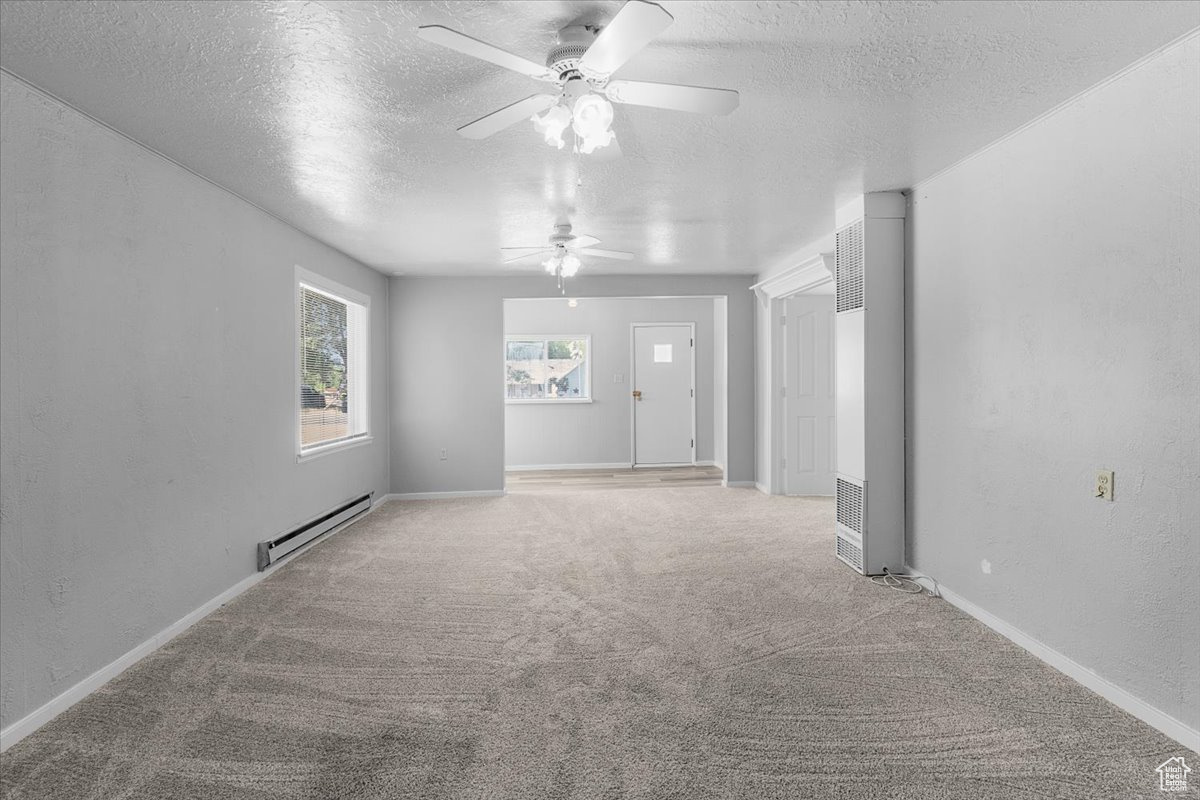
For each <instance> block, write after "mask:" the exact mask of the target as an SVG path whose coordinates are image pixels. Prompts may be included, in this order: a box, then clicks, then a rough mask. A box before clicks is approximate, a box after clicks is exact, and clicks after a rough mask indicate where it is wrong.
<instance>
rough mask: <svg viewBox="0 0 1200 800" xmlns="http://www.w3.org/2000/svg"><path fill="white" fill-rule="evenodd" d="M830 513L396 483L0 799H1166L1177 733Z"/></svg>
mask: <svg viewBox="0 0 1200 800" xmlns="http://www.w3.org/2000/svg"><path fill="white" fill-rule="evenodd" d="M831 524H832V505H831V503H830V502H829V501H825V500H807V499H789V498H768V497H765V496H763V495H761V494H759V493H757V492H755V491H752V490H737V489H721V488H711V487H703V488H665V489H661V490H656V491H648V490H646V489H627V490H620V489H617V490H611V491H609V490H590V491H579V492H574V493H571V492H564V491H562V490H557V491H554V492H546V493H540V494H539V493H532V494H521V495H510V496H509V497H505V498H496V499H476V500H458V501H430V502H412V503H393V504H391V505H389V506H386V507H385V508H383V509H381V510H380V511H377V512H376V513H374V514H373V515H371V516H370V517H368V518H366V519H365V520H364V521H362V522H361V523H359V524H358V525H356V526H354V527H353V528H350V529H348V530H346V531H344V532H343V533H340V534H338V535H337V536H335V537H333V538H332V539H330V540H329V541H327V542H325V543H324V544H322V545H320V546H319V547H317V548H315V549H313V550H312V551H311V552H310V553H308V554H307V555H304V556H302V557H301V558H299V559H297V560H296V561H295V562H294V563H292V564H291V565H289V566H288V567H286V568H285V569H283V570H280V571H279V572H278V573H277V574H275V575H274V576H273V577H271V578H270V579H268V580H267V581H265V582H263V583H262V584H259V585H258V586H256V587H255V588H253V589H251V590H250V591H248V592H247V593H246V594H244V595H242V596H241V597H240V598H238V599H237V600H236V601H234V602H232V603H230V604H229V605H228V606H226V607H224V608H222V609H220V610H219V611H218V612H216V613H214V614H213V615H212V616H210V617H209V618H208V619H206V620H204V621H203V622H201V623H199V624H198V625H196V626H195V627H194V628H192V629H191V630H190V631H188V632H187V633H186V634H184V635H183V636H181V637H179V638H177V639H175V640H174V641H172V642H171V643H169V644H168V645H167V646H165V647H164V648H162V649H161V650H159V651H158V652H157V653H155V654H153V655H152V656H150V657H148V658H147V659H145V660H144V661H142V662H141V663H140V664H138V665H137V666H135V667H133V668H132V669H130V670H129V671H128V672H126V673H125V674H124V675H122V676H120V677H119V678H118V679H116V680H114V681H113V682H111V683H110V684H109V685H107V686H105V687H104V688H103V689H101V690H100V691H98V692H97V693H96V694H94V695H92V696H91V697H90V698H88V699H87V700H85V701H83V702H81V703H79V704H78V705H76V706H75V707H74V708H72V709H71V710H69V711H68V712H66V713H65V714H63V715H62V716H60V717H59V718H58V719H56V720H54V721H53V722H52V723H50V724H49V725H47V726H46V727H44V728H43V729H42V730H40V731H39V732H37V733H36V734H34V735H33V736H31V737H29V738H28V739H26V740H25V741H23V742H21V743H19V744H18V745H16V746H15V747H13V748H12V749H11V750H10V751H9V752H8V753H6V754H4V755H3V757H2V758H0V766H2V768H3V772H2V777H0V786H2V787H3V794H2V796H3V797H4V798H12V800H16V798H69V799H70V800H81V799H82V798H153V800H184V799H185V798H196V799H197V800H224V799H225V798H373V799H374V798H388V799H389V800H390V799H391V798H513V799H514V800H517V799H518V798H519V799H520V800H532V799H533V798H578V799H579V800H583V799H584V798H586V799H587V800H612V799H613V798H646V799H647V800H649V799H650V798H654V800H660V799H663V798H680V799H681V800H683V799H684V798H686V800H703V799H704V798H755V799H756V800H758V799H765V798H788V799H789V800H794V799H795V798H863V799H864V800H866V799H867V798H870V799H871V800H878V799H879V798H897V799H898V798H905V799H906V800H910V799H912V798H970V800H987V799H990V798H995V799H997V800H998V799H1000V798H1003V799H1004V800H1011V799H1012V798H1063V799H1064V800H1067V799H1068V798H1069V800H1101V799H1103V800H1109V799H1112V800H1126V799H1127V798H1140V797H1146V798H1151V797H1159V796H1161V795H1160V793H1159V792H1158V788H1157V779H1156V776H1155V772H1154V767H1155V766H1156V765H1157V764H1159V763H1160V762H1161V761H1163V760H1164V759H1166V758H1167V757H1168V756H1171V755H1177V754H1182V753H1184V752H1185V751H1184V750H1183V749H1182V748H1181V747H1180V746H1178V745H1177V744H1175V743H1173V742H1171V741H1170V740H1169V739H1167V738H1165V737H1163V736H1161V735H1159V734H1158V733H1156V732H1154V731H1153V730H1151V729H1150V728H1148V727H1147V726H1145V725H1143V724H1142V723H1140V722H1138V721H1137V720H1135V719H1133V718H1132V717H1130V716H1128V715H1126V714H1124V713H1123V712H1121V711H1119V710H1118V709H1116V708H1115V707H1113V706H1111V705H1109V704H1108V703H1107V702H1105V701H1103V700H1101V699H1100V698H1098V697H1096V696H1095V695H1093V694H1091V693H1090V692H1088V691H1087V690H1085V689H1083V688H1081V687H1080V686H1078V685H1077V684H1075V683H1073V682H1072V681H1070V680H1069V679H1067V678H1065V677H1063V676H1061V675H1059V674H1058V673H1056V672H1054V671H1053V670H1051V669H1050V668H1048V667H1046V666H1044V665H1043V664H1041V663H1040V662H1038V661H1037V660H1035V659H1034V658H1033V657H1031V656H1029V655H1027V654H1026V653H1025V652H1024V651H1022V650H1020V649H1018V648H1017V647H1016V646H1015V645H1012V644H1010V643H1009V642H1007V641H1006V640H1003V639H1001V638H1000V637H998V636H997V635H995V634H993V633H992V632H991V631H989V630H988V629H986V628H984V627H983V626H982V625H980V624H978V623H977V622H975V621H974V620H972V619H970V618H968V617H966V616H964V615H963V614H961V613H960V612H958V611H957V610H955V609H954V608H953V607H951V606H950V605H948V604H947V603H945V602H944V601H941V600H936V599H932V598H928V597H917V596H906V595H903V594H900V593H898V592H893V591H890V590H888V589H885V588H881V587H878V586H875V585H873V584H872V583H871V582H870V581H868V580H866V579H863V578H860V577H857V576H855V575H854V574H852V573H851V572H850V571H849V570H848V569H846V568H845V567H843V566H842V565H841V564H840V563H839V562H836V561H835V560H834V558H833V555H832V549H833V546H832V540H831V533H830V531H831Z"/></svg>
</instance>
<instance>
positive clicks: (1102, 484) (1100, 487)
mask: <svg viewBox="0 0 1200 800" xmlns="http://www.w3.org/2000/svg"><path fill="white" fill-rule="evenodd" d="M1096 497H1101V498H1103V499H1105V500H1107V501H1108V502H1110V503H1111V502H1112V499H1113V471H1112V470H1111V469H1102V470H1100V471H1099V472H1097V473H1096Z"/></svg>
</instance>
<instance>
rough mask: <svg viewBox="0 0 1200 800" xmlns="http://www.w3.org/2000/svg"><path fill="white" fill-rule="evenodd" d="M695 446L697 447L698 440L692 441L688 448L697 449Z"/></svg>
mask: <svg viewBox="0 0 1200 800" xmlns="http://www.w3.org/2000/svg"><path fill="white" fill-rule="evenodd" d="M695 446H696V440H695V439H692V443H691V444H690V445H688V447H695Z"/></svg>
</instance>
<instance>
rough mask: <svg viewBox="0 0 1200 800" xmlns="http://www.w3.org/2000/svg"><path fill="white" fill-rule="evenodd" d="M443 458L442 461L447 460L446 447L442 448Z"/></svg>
mask: <svg viewBox="0 0 1200 800" xmlns="http://www.w3.org/2000/svg"><path fill="white" fill-rule="evenodd" d="M441 458H442V461H445V460H446V448H444V447H443V448H442V456H441Z"/></svg>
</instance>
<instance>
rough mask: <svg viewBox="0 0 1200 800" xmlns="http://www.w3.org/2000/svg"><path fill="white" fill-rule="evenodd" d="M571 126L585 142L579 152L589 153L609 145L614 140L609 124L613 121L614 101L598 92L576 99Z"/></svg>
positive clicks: (580, 146)
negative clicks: (606, 98) (611, 101)
mask: <svg viewBox="0 0 1200 800" xmlns="http://www.w3.org/2000/svg"><path fill="white" fill-rule="evenodd" d="M572 116H573V120H572V122H571V128H572V129H573V130H574V131H575V135H577V136H578V137H579V138H580V139H582V140H583V142H582V143H581V144H580V145H579V152H581V153H583V154H585V155H586V154H587V153H590V152H592V151H593V150H595V149H596V148H597V147H607V146H608V144H609V143H610V142H611V141H612V140H613V132H612V131H611V130H609V126H611V125H612V121H613V107H612V103H610V102H608V101H607V100H605V99H604V98H603V97H601V96H600V95H598V94H591V93H588V94H585V95H583V96H582V97H580V98H579V99H578V100H576V101H575V110H574V112H573V114H572Z"/></svg>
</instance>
